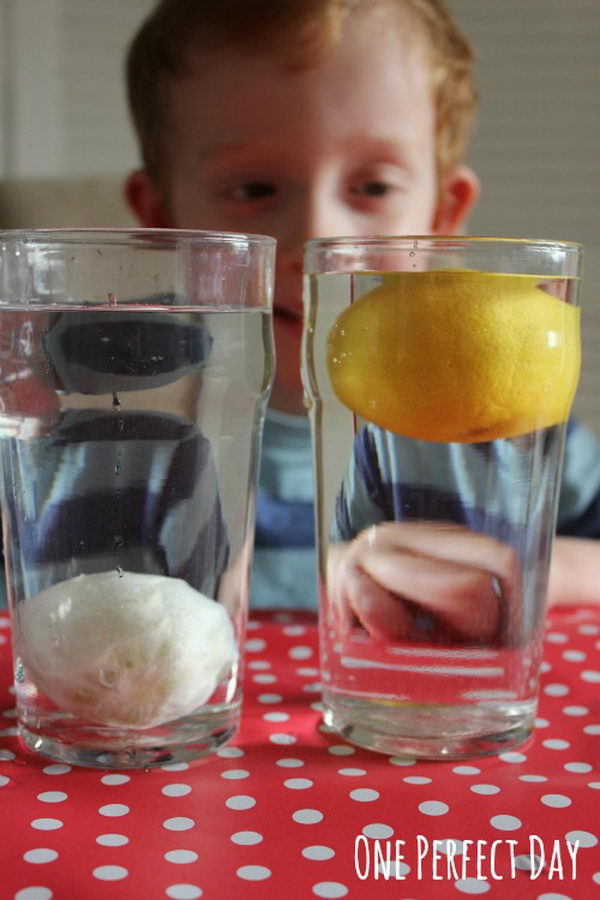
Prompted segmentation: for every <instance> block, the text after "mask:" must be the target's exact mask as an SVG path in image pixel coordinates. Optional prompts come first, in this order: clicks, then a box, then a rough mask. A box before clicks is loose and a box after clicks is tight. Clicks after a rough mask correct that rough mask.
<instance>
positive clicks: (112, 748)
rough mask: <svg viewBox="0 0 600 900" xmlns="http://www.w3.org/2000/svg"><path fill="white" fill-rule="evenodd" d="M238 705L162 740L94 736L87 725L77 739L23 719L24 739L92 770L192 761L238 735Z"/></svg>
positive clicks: (36, 749) (122, 735) (62, 759)
mask: <svg viewBox="0 0 600 900" xmlns="http://www.w3.org/2000/svg"><path fill="white" fill-rule="evenodd" d="M239 718H240V708H239V705H236V706H235V707H233V708H232V707H231V706H227V707H225V708H223V707H219V708H218V709H217V710H215V711H214V712H211V713H209V714H205V715H203V716H202V718H201V719H199V720H196V721H194V723H193V726H192V725H191V723H189V721H188V723H187V725H186V727H185V730H183V729H182V731H181V732H180V733H179V734H178V735H176V736H173V735H170V736H169V738H167V739H165V740H163V741H161V740H160V738H157V737H156V735H155V736H154V738H153V739H150V738H149V735H147V734H146V735H145V734H144V733H143V732H136V733H131V732H129V733H128V732H124V731H122V732H118V733H115V734H113V735H111V736H110V738H109V737H108V736H107V734H106V731H104V732H100V733H98V734H97V735H96V736H95V737H94V735H93V733H92V732H91V729H90V727H89V726H88V727H87V728H86V731H85V738H83V736H82V738H81V739H80V740H76V739H75V738H74V735H73V732H72V731H71V733H70V734H69V735H68V737H67V738H66V739H65V737H61V736H60V735H58V734H57V733H56V731H55V732H54V733H53V734H48V733H45V734H40V733H37V732H35V731H33V730H32V729H31V728H30V727H27V726H25V725H23V724H22V723H19V733H20V736H21V739H22V740H23V743H24V744H25V746H26V747H28V748H29V749H30V750H33V751H34V752H35V753H39V754H41V755H42V756H47V757H48V758H49V759H53V760H56V761H58V762H61V763H67V764H68V765H73V766H88V767H90V768H94V769H150V768H153V767H155V766H164V765H169V764H172V763H180V762H189V761H191V760H194V759H200V758H202V757H204V756H208V755H209V754H211V753H214V752H215V751H216V750H218V749H219V748H220V747H223V746H224V745H225V744H226V743H227V742H228V741H229V740H231V738H232V737H234V735H235V734H236V733H237V730H238V727H239Z"/></svg>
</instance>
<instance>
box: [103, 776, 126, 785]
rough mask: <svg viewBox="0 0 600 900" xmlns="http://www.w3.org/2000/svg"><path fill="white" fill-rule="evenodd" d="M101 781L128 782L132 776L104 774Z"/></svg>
mask: <svg viewBox="0 0 600 900" xmlns="http://www.w3.org/2000/svg"><path fill="white" fill-rule="evenodd" d="M100 781H101V782H102V784H127V782H128V781H131V778H130V777H129V775H103V776H102V778H101V779H100Z"/></svg>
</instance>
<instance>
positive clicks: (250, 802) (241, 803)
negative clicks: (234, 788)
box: [225, 794, 256, 809]
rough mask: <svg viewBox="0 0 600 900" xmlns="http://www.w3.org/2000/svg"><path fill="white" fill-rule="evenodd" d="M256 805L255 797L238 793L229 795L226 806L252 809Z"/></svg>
mask: <svg viewBox="0 0 600 900" xmlns="http://www.w3.org/2000/svg"><path fill="white" fill-rule="evenodd" d="M255 805H256V800H255V799H254V797H248V796H246V795H245V794H237V795H236V796H235V797H228V798H227V800H226V801H225V806H227V807H228V809H252V807H253V806H255Z"/></svg>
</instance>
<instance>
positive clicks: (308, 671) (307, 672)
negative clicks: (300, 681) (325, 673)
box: [296, 666, 319, 678]
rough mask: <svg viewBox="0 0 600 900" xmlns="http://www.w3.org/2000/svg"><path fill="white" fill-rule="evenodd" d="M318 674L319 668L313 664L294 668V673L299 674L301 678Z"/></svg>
mask: <svg viewBox="0 0 600 900" xmlns="http://www.w3.org/2000/svg"><path fill="white" fill-rule="evenodd" d="M318 674H319V670H318V669H315V668H314V666H300V668H299V669H296V675H300V677H301V678H315V677H316V676H317V675H318Z"/></svg>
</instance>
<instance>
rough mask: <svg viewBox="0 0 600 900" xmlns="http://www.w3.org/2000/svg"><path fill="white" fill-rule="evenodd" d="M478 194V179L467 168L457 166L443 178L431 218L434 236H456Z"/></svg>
mask: <svg viewBox="0 0 600 900" xmlns="http://www.w3.org/2000/svg"><path fill="white" fill-rule="evenodd" d="M479 194H480V187H479V179H478V177H477V175H476V174H475V172H473V170H472V169H469V167H468V166H458V167H457V168H456V169H452V171H451V172H449V173H448V175H447V176H446V177H445V178H444V180H443V182H442V185H441V190H440V197H439V200H438V205H437V208H436V211H435V215H434V218H433V226H432V231H433V233H434V234H439V235H444V234H450V235H452V234H456V233H457V232H458V231H459V229H460V227H461V225H462V224H463V222H465V220H466V218H467V216H468V215H469V213H470V212H471V209H472V208H473V206H474V205H475V203H476V202H477V200H478V198H479Z"/></svg>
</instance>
